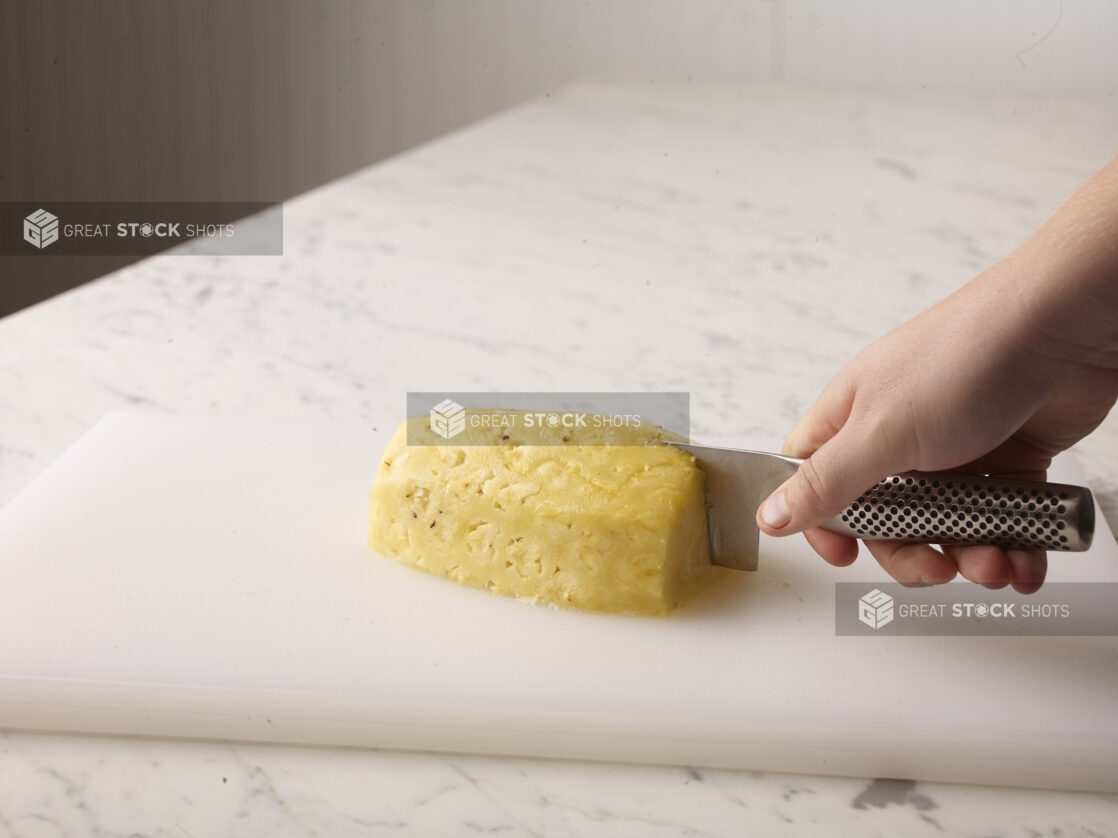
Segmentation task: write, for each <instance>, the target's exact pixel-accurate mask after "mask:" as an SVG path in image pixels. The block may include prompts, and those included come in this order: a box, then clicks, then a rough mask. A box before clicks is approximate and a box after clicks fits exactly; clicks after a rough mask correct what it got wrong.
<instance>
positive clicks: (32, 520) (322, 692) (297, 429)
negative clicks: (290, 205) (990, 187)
mask: <svg viewBox="0 0 1118 838" xmlns="http://www.w3.org/2000/svg"><path fill="white" fill-rule="evenodd" d="M391 430H392V429H390V428H380V429H379V430H378V431H373V430H371V429H369V428H363V427H353V426H346V425H341V426H339V425H323V424H317V425H307V424H292V423H260V422H249V421H247V420H246V421H243V422H237V421H218V420H205V419H187V418H173V417H158V416H142V415H119V414H117V415H111V416H108V417H106V418H105V419H104V420H103V421H102V422H100V423H99V424H98V425H97V426H96V427H95V428H93V429H92V430H91V431H90V432H89V433H88V434H87V435H86V436H85V437H83V438H82V439H81V440H80V441H79V442H78V444H77V445H75V446H74V447H73V448H72V449H71V450H70V451H69V452H67V453H66V454H65V455H64V456H63V457H62V458H61V459H60V460H59V461H58V462H57V463H56V464H55V465H54V466H52V467H51V468H50V469H49V470H48V471H47V472H45V473H44V474H43V475H42V476H41V477H40V478H39V479H38V480H37V481H35V482H34V483H33V484H32V485H31V486H30V487H29V488H28V489H27V490H26V491H25V492H24V493H23V494H21V495H20V496H19V497H17V498H16V499H15V500H13V501H12V502H11V503H10V504H8V505H7V506H6V507H5V508H4V509H3V510H0V726H5V727H14V728H34V729H54V730H69V731H95V732H109V733H133V734H156V735H168V736H188V737H207V738H232V739H252V740H271V741H287V742H308V743H320V744H347V745H375V746H384V747H400V748H417V749H431V750H459V751H472V752H479V753H506V754H526V755H538V756H563V757H582V758H594V759H615V760H625V761H647V762H665V763H675V764H692V765H708V766H728V767H741V768H753V769H768V770H788V771H806V772H823V773H835V774H853V775H862V776H893V777H910V778H917V779H939V780H954V781H964V782H985V783H1001V784H1015V785H1034V786H1048V787H1054V788H1081V789H1100V790H1104V789H1105V790H1111V791H1115V790H1118V638H1114V637H1068V638H1059V637H876V636H875V637H836V636H835V633H834V585H833V583H834V582H835V581H840V580H841V581H852V580H869V579H873V580H879V579H880V580H884V579H886V577H885V576H884V574H883V573H882V572H881V571H880V570H879V569H878V568H877V567H876V565H875V564H874V563H873V562H872V561H871V560H869V559H868V558H863V559H862V560H860V561H859V562H858V563H857V564H856V565H855V566H854V567H853V568H847V569H845V570H839V569H835V568H830V567H828V566H827V565H825V564H824V563H823V562H822V561H820V560H819V559H817V558H815V557H814V555H813V554H812V553H811V552H810V550H809V549H808V548H807V547H806V545H805V544H804V543H803V541H802V540H801V539H799V538H798V537H797V538H793V539H783V540H765V541H763V543H762V558H761V570H760V571H759V572H758V573H756V574H735V575H734V576H733V577H732V578H731V579H729V580H727V582H726V583H725V584H723V585H721V586H720V587H718V588H717V589H715V590H713V591H711V592H709V593H708V594H706V595H704V596H702V597H700V598H699V599H698V600H697V601H695V602H693V603H691V604H690V605H688V606H686V607H685V608H683V609H682V610H680V611H679V612H677V613H676V614H675V615H674V616H672V617H670V618H666V619H653V618H626V617H612V616H608V615H596V614H587V613H579V612H569V611H558V610H553V609H548V608H541V607H535V606H531V605H528V604H525V603H521V602H518V601H516V600H511V599H507V598H504V597H498V596H494V595H492V594H489V593H485V592H482V591H476V590H471V589H466V588H462V587H459V586H457V585H455V584H453V583H450V582H448V581H446V580H442V579H438V578H435V577H432V576H428V575H426V574H424V573H421V572H418V571H416V570H413V569H410V568H407V567H403V566H400V565H397V564H395V563H394V562H391V561H389V560H387V559H383V558H381V557H379V556H376V555H374V554H372V553H371V552H370V551H369V549H368V548H367V547H366V546H365V528H366V515H367V508H366V506H367V496H368V490H369V487H370V483H371V480H372V477H373V475H374V473H375V471H376V466H377V462H378V458H379V454H380V452H381V451H382V450H383V448H384V446H385V444H386V442H387V440H388V437H389V435H390V433H391ZM1069 469H1070V471H1069ZM1077 476H1078V475H1077V474H1076V473H1075V469H1074V464H1073V463H1069V462H1068V461H1065V462H1064V463H1063V466H1062V471H1060V472H1059V473H1056V474H1054V475H1053V479H1062V480H1065V481H1069V482H1075V481H1076V478H1077ZM1095 543H1096V546H1095V548H1094V549H1093V550H1092V551H1091V552H1089V553H1087V554H1083V555H1076V556H1054V557H1052V559H1051V561H1050V566H1051V573H1050V579H1053V580H1068V581H1072V580H1084V579H1096V580H1100V581H1102V580H1106V581H1112V580H1114V579H1116V578H1118V549H1116V548H1115V544H1114V541H1113V538H1112V536H1111V534H1110V532H1109V531H1108V530H1107V529H1106V526H1105V523H1102V522H1101V519H1100V527H1099V531H1098V533H1097V536H1096V539H1095Z"/></svg>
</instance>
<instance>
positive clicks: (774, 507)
mask: <svg viewBox="0 0 1118 838" xmlns="http://www.w3.org/2000/svg"><path fill="white" fill-rule="evenodd" d="M791 520H792V513H791V512H790V511H789V510H788V501H787V500H785V498H784V492H782V491H781V492H775V493H774V494H772V495H770V496H769V499H768V500H767V501H765V502H764V503H763V504H761V522H762V523H763V524H764V525H765V526H766V527H769V528H770V529H774V530H779V529H780V528H781V527H786V526H788V522H789V521H791Z"/></svg>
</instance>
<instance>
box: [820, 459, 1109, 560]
mask: <svg viewBox="0 0 1118 838" xmlns="http://www.w3.org/2000/svg"><path fill="white" fill-rule="evenodd" d="M823 526H824V529H828V530H830V531H831V532H837V533H841V534H842V535H849V536H853V537H855V538H861V539H873V540H882V539H895V540H898V541H914V542H921V543H925V544H959V545H964V544H989V545H994V546H996V547H1002V548H1018V549H1037V550H1067V551H1073V550H1075V551H1078V550H1086V549H1087V548H1088V547H1090V546H1091V539H1092V537H1093V536H1094V533H1095V502H1094V498H1093V497H1092V496H1091V490H1090V489H1086V488H1084V487H1083V486H1070V485H1066V484H1063V483H1040V482H1034V481H1030V480H1011V479H1009V478H1004V477H980V476H976V475H970V474H950V473H946V472H934V473H930V472H929V473H925V472H917V471H910V472H906V473H904V474H900V475H896V476H894V477H886V478H885V479H884V480H882V481H881V482H880V483H878V484H877V485H876V486H874V487H873V488H871V489H869V490H867V491H866V492H864V493H863V494H862V495H861V497H859V498H858V499H857V500H856V501H854V502H853V503H852V504H850V505H849V506H848V507H846V509H844V510H843V511H842V512H841V513H840V514H839V515H837V516H835V518H834V519H833V520H831V521H829V522H828V523H826V524H824V525H823Z"/></svg>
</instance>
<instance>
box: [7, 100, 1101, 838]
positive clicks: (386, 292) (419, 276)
mask: <svg viewBox="0 0 1118 838" xmlns="http://www.w3.org/2000/svg"><path fill="white" fill-rule="evenodd" d="M1116 134H1118V114H1116V113H1115V111H1114V109H1113V108H1112V107H1107V106H1106V105H1105V103H1096V102H1090V101H1071V100H1044V99H1010V98H992V97H975V96H970V95H963V94H936V95H931V94H927V93H918V94H891V95H887V94H866V93H852V92H837V91H824V90H806V89H794V88H770V87H751V86H738V85H729V84H727V85H701V86H700V85H689V84H679V85H597V84H583V85H578V86H575V87H572V88H568V89H565V90H563V91H560V92H557V93H554V94H552V95H550V96H547V97H544V98H542V99H540V100H538V101H535V102H532V103H529V104H527V105H525V106H523V107H520V108H517V109H515V110H513V111H510V112H507V113H505V114H502V115H499V116H498V117H496V118H493V119H491V120H487V121H485V122H482V123H480V124H478V125H476V126H472V127H470V128H468V129H465V130H463V131H460V132H457V133H455V134H452V135H450V136H448V137H446V138H443V139H440V140H438V141H436V142H433V143H430V144H427V145H425V146H423V147H421V148H419V149H416V150H414V151H412V152H410V153H408V154H405V155H403V156H401V157H398V158H395V159H392V160H389V161H386V162H384V163H382V164H379V165H377V166H373V167H371V168H369V169H366V170H363V171H360V172H357V173H355V174H353V175H351V176H349V177H346V178H344V179H342V180H339V181H337V182H334V183H331V184H327V185H326V186H323V187H321V188H320V189H317V190H315V191H313V192H310V193H308V194H306V195H303V196H301V197H299V198H297V199H295V200H292V201H290V202H288V203H287V204H286V205H285V207H284V216H285V219H284V220H285V236H284V255H283V256H282V257H276V256H259V257H247V256H227V257H217V256H187V255H181V254H177V253H169V254H165V255H161V256H158V257H155V258H152V259H148V260H146V261H144V262H142V263H140V264H137V265H135V266H132V267H130V268H127V269H125V270H123V271H120V272H118V273H115V274H112V275H110V276H108V277H105V278H103V279H101V280H99V281H97V282H95V283H93V284H91V285H88V286H86V287H84V288H81V289H78V290H76V291H73V292H70V293H67V294H65V295H62V296H61V297H58V298H55V299H54V300H51V301H48V302H46V303H44V304H41V305H38V306H35V307H33V308H31V309H28V310H26V311H23V312H20V313H18V314H15V315H12V316H10V317H7V318H4V319H3V320H0V503H4V502H6V501H7V500H9V499H10V498H12V497H13V496H14V495H15V494H16V493H18V492H19V491H20V489H22V488H23V487H24V486H25V485H26V484H27V483H28V482H30V481H31V480H32V479H33V478H34V477H35V476H36V475H37V474H38V473H39V472H40V471H41V470H42V469H43V468H45V467H46V466H47V465H48V464H49V463H50V462H51V461H52V460H53V459H55V458H56V457H57V456H58V455H59V454H61V453H62V452H63V451H64V450H65V449H66V447H67V446H69V445H70V444H71V443H72V442H74V441H75V440H76V439H77V438H78V437H79V436H80V435H81V434H82V433H83V432H84V431H85V430H86V429H87V428H88V427H90V426H91V425H92V424H93V423H94V422H95V421H96V420H97V419H98V418H99V417H100V416H101V415H103V414H104V413H106V412H108V411H111V410H118V409H122V408H124V409H130V408H131V409H135V408H142V409H149V410H162V411H170V412H175V413H188V414H207V415H215V414H216V415H238V416H244V415H250V416H261V417H277V416H284V417H307V418H330V419H338V420H343V419H345V420H358V421H362V422H368V423H371V424H372V425H374V426H378V425H379V424H380V423H385V424H388V425H392V424H395V423H396V422H397V421H398V420H399V419H400V417H401V415H402V412H403V409H404V407H403V404H404V394H405V393H406V392H407V391H409V390H414V391H419V390H425V391H435V390H447V391H467V390H507V391H519V390H556V391H595V390H626V391H628V390H685V391H688V392H690V393H691V398H692V428H691V430H692V433H693V434H694V435H695V436H696V437H698V438H702V437H703V436H708V437H712V438H715V437H723V438H724V437H734V438H737V439H740V440H741V441H742V444H749V445H752V446H754V447H757V448H768V449H772V448H777V447H779V445H780V443H781V440H782V439H783V437H784V435H785V434H786V433H787V432H788V430H789V429H790V428H791V426H792V424H793V423H794V421H795V420H796V418H798V416H799V415H800V413H801V412H802V411H803V410H804V409H805V408H806V407H807V406H808V405H809V404H810V403H811V401H812V400H813V399H814V397H815V395H816V394H817V393H818V391H819V389H820V388H821V387H822V386H823V384H824V383H825V382H826V381H827V379H828V377H829V376H830V375H831V374H832V373H833V372H834V371H835V370H836V369H837V367H838V366H839V365H840V364H841V363H842V362H843V361H844V360H845V359H846V358H847V357H849V356H850V355H852V354H854V353H855V352H856V351H857V350H858V349H860V348H861V347H862V346H864V345H865V344H866V343H868V342H869V341H871V340H872V339H873V338H874V337H876V336H877V335H879V334H881V333H883V332H884V331H886V330H888V329H889V328H891V327H892V326H895V325H897V324H898V323H899V322H901V321H903V320H904V319H906V318H907V317H909V316H911V315H914V314H916V313H917V312H919V311H921V310H922V309H924V308H926V307H927V306H928V305H930V304H932V303H933V302H935V301H936V300H938V299H939V298H941V297H943V296H944V295H946V294H947V293H949V292H950V290H952V289H953V288H954V287H956V286H957V285H959V284H961V283H963V282H965V281H966V280H968V279H969V278H970V277H972V276H973V275H974V274H976V273H977V272H979V271H981V270H982V269H983V268H984V267H986V266H987V265H989V264H990V263H992V262H993V261H995V260H996V259H998V258H999V257H1000V256H1001V255H1003V254H1005V253H1006V252H1008V251H1009V250H1010V249H1012V248H1013V247H1014V246H1015V245H1016V244H1018V243H1019V242H1020V241H1021V240H1022V239H1023V238H1024V237H1025V236H1027V235H1028V234H1029V233H1030V232H1031V231H1032V230H1033V229H1035V227H1036V226H1037V225H1039V224H1040V223H1041V222H1042V221H1043V219H1044V218H1045V217H1046V216H1047V215H1048V214H1049V213H1050V212H1051V211H1052V210H1053V209H1054V208H1055V207H1056V206H1057V205H1058V204H1059V203H1060V202H1061V201H1062V200H1063V199H1064V198H1065V197H1066V196H1067V195H1068V194H1070V192H1071V191H1073V190H1074V189H1075V187H1076V186H1077V185H1078V184H1079V183H1080V182H1082V181H1083V180H1084V179H1086V178H1087V177H1088V176H1089V175H1090V174H1091V172H1093V171H1094V170H1095V169H1096V168H1098V167H1099V166H1100V165H1101V164H1102V163H1104V162H1105V161H1106V160H1107V159H1108V158H1109V157H1110V156H1111V155H1112V154H1113V153H1114V151H1115V148H1114V146H1113V137H1114V136H1115V135H1116ZM44 258H46V257H44ZM1076 453H1077V454H1078V456H1079V459H1080V461H1081V463H1082V465H1083V466H1084V468H1085V470H1086V472H1087V474H1088V479H1089V481H1090V483H1091V485H1092V487H1093V488H1094V489H1095V490H1096V494H1097V495H1098V497H1099V499H1100V505H1101V506H1102V508H1103V511H1104V513H1105V514H1106V515H1107V517H1108V519H1109V521H1110V523H1111V526H1112V527H1113V526H1114V525H1115V524H1116V523H1118V428H1116V423H1115V421H1114V420H1113V419H1111V420H1110V421H1108V422H1107V423H1106V424H1104V426H1103V427H1102V428H1100V429H1099V430H1098V431H1096V432H1095V434H1093V435H1092V436H1091V437H1089V438H1088V439H1086V440H1084V441H1083V442H1082V443H1081V444H1080V445H1079V446H1077V448H1076ZM862 560H863V561H864V560H868V559H865V558H863V559H862ZM1115 823H1118V796H1113V795H1095V794H1078V793H1066V792H1038V791H1031V790H1017V789H1001V788H983V787H968V786H953V785H948V784H932V783H918V784H913V783H911V782H908V781H904V780H874V779H872V778H864V779H849V778H831V777H814V776H798V775H796V776H793V775H777V774H760V773H752V772H736V771H721V770H720V771H714V770H706V769H702V768H689V767H678V768H673V767H658V766H631V765H614V764H592V763H578V762H564V761H545V760H527V759H511V758H494V757H474V756H458V755H453V756H450V755H435V754H410V753H394V752H386V751H370V750H356V749H352V750H347V749H328V748H304V747H286V746H264V745H247V744H226V743H211V742H183V741H170V740H154V739H129V738H100V737H89V736H72V735H64V734H32V733H26V732H15V731H9V732H0V836H3V835H16V836H24V835H35V836H40V835H42V836H55V835H58V836H61V835H96V836H111V835H129V834H142V835H156V834H159V835H213V834H238V835H239V834H251V835H272V834H284V835H286V834H292V835H303V834H306V835H330V836H338V835H348V834H361V835H370V834H371V835H377V834H382V833H384V834H387V833H394V834H400V833H403V834H421V835H441V834H455V835H462V834H469V833H472V832H500V833H508V834H512V835H549V836H552V835H588V834H594V835H638V834H639V835H642V836H643V835H665V836H667V835H728V834H742V833H745V832H758V833H760V834H784V833H788V834H800V835H828V836H833V835H840V834H851V835H866V834H869V835H886V834H889V835H892V834H904V835H941V836H942V835H960V836H962V835H967V836H979V835H981V836H1038V835H1065V836H1067V835H1080V834H1086V835H1105V834H1113V829H1114V824H1115Z"/></svg>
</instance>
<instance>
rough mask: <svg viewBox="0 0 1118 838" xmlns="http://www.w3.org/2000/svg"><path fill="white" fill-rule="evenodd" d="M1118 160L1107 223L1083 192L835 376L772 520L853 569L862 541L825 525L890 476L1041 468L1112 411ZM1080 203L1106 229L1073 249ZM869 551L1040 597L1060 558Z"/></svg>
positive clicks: (808, 425) (1027, 475)
mask: <svg viewBox="0 0 1118 838" xmlns="http://www.w3.org/2000/svg"><path fill="white" fill-rule="evenodd" d="M1116 164H1118V161H1115V162H1114V163H1112V164H1111V165H1110V166H1109V167H1107V168H1106V169H1104V170H1103V172H1102V173H1100V176H1096V179H1097V178H1099V177H1103V176H1105V177H1106V178H1109V180H1107V181H1106V184H1109V187H1110V188H1111V190H1112V191H1111V192H1109V193H1108V192H1107V190H1106V189H1103V190H1101V193H1100V191H1099V190H1098V189H1097V184H1096V188H1095V190H1094V191H1091V190H1088V196H1089V197H1094V198H1099V197H1101V198H1102V199H1103V200H1104V201H1108V202H1109V203H1107V204H1106V205H1105V206H1104V207H1103V212H1102V216H1103V217H1102V220H1101V221H1100V220H1099V215H1100V213H1099V211H1098V207H1097V205H1096V204H1095V203H1093V202H1092V201H1090V200H1088V201H1086V202H1085V201H1083V200H1080V201H1079V202H1078V203H1077V202H1076V200H1075V199H1073V200H1072V201H1070V202H1069V204H1068V205H1067V206H1066V207H1065V208H1064V209H1063V210H1061V213H1060V214H1058V215H1057V216H1056V217H1054V218H1053V220H1052V221H1050V222H1049V224H1048V225H1046V227H1045V228H1043V229H1042V230H1041V232H1040V233H1038V234H1037V236H1036V237H1034V239H1033V240H1030V242H1028V243H1026V245H1025V246H1023V247H1022V248H1021V249H1020V250H1019V251H1018V252H1017V253H1015V254H1013V255H1012V256H1010V257H1009V258H1007V259H1006V260H1004V261H1003V262H1000V263H998V264H997V265H995V266H994V267H993V268H991V269H990V270H988V271H986V272H985V273H984V274H982V275H980V276H979V277H977V278H976V279H975V280H972V281H971V282H970V283H968V284H967V285H965V286H963V287H962V288H961V289H960V290H959V291H957V292H956V293H955V294H953V295H951V296H950V297H948V298H947V299H946V300H944V301H943V302H941V303H939V304H938V305H936V306H934V307H933V308H931V309H929V310H928V311H926V312H924V313H923V314H921V315H919V316H917V317H916V318H914V319H913V320H911V321H909V322H908V323H905V324H904V325H902V326H900V327H899V328H898V329H896V330H894V331H893V332H891V333H889V334H887V335H886V336H885V337H883V338H881V339H880V340H878V341H876V342H875V343H873V344H871V345H870V346H869V347H867V348H866V349H865V350H863V351H862V352H861V353H860V354H858V355H857V356H856V357H855V358H854V359H853V360H851V361H850V362H849V363H847V364H846V365H845V366H844V367H843V368H842V369H841V370H840V371H839V372H838V373H837V374H836V375H835V377H834V378H833V379H832V380H831V381H830V383H828V384H827V386H826V387H825V388H824V390H823V392H822V394H821V395H820V396H819V399H818V400H817V401H816V402H815V404H814V405H813V406H812V407H811V408H810V409H809V410H808V412H807V413H806V414H805V415H804V417H803V418H802V419H801V420H800V421H799V423H798V424H797V425H796V427H795V428H794V429H793V431H792V433H791V434H790V435H789V437H788V439H787V441H786V443H785V445H784V449H783V453H785V454H788V455H791V456H796V457H802V458H805V462H804V464H803V465H802V466H801V468H800V469H799V471H798V472H797V474H796V475H795V476H793V477H792V478H791V479H790V480H789V481H787V482H786V483H785V484H784V485H783V486H782V487H780V488H779V489H778V490H777V491H776V492H774V493H773V495H772V496H770V498H769V500H767V501H766V502H765V503H764V504H762V506H761V508H760V510H759V511H758V524H759V526H760V527H761V529H762V530H763V531H764V532H766V533H768V534H770V535H788V534H791V533H794V532H799V531H803V532H804V535H805V537H806V538H807V540H808V542H809V543H810V544H811V545H812V547H813V548H814V549H815V551H816V552H817V553H819V555H820V556H822V557H823V558H824V559H826V560H827V561H828V562H830V563H831V564H834V565H838V566H843V565H847V564H850V563H851V562H853V561H854V559H855V558H856V556H857V553H858V546H857V542H856V541H855V540H854V539H852V538H848V537H846V536H841V535H837V534H835V533H831V532H828V531H825V530H822V529H819V528H818V525H819V524H822V523H824V522H825V521H827V520H829V519H830V518H832V517H833V516H834V515H835V514H836V513H838V512H839V511H840V510H841V509H843V508H844V507H845V506H846V505H847V504H848V503H849V502H850V501H851V500H853V499H854V498H856V497H857V496H858V495H859V494H861V493H862V492H863V491H864V490H865V489H866V488H867V487H869V486H871V485H873V484H874V483H876V482H877V481H878V480H879V479H880V478H881V477H883V476H885V475H888V474H896V473H898V472H902V471H908V470H920V471H938V470H945V469H951V470H955V471H962V472H970V473H975V474H992V475H1006V476H1012V477H1018V478H1024V479H1033V480H1041V479H1044V473H1045V470H1046V469H1047V468H1048V466H1049V464H1050V463H1051V459H1052V456H1053V455H1054V454H1056V453H1058V452H1059V451H1062V450H1064V449H1065V448H1068V447H1069V446H1071V445H1072V444H1074V443H1075V442H1077V441H1078V440H1079V439H1081V438H1082V437H1083V436H1085V435H1086V434H1088V433H1089V432H1090V431H1091V430H1093V429H1094V428H1095V427H1096V426H1097V425H1098V424H1099V423H1100V422H1101V421H1102V420H1103V418H1104V417H1105V416H1106V414H1107V412H1108V411H1109V409H1110V408H1111V406H1112V405H1113V404H1114V401H1115V396H1116V394H1118V290H1115V289H1116V288H1118V254H1116V252H1115V248H1113V246H1112V245H1111V242H1112V241H1114V240H1115V238H1118V209H1116V207H1118V165H1116ZM1104 185H1105V184H1104ZM1089 186H1090V184H1089ZM1085 189H1087V187H1085ZM1077 197H1079V195H1077ZM1069 213H1072V214H1078V215H1079V216H1083V215H1084V214H1087V215H1088V216H1089V217H1090V219H1091V220H1092V221H1093V222H1094V223H1095V225H1096V227H1097V228H1098V231H1099V241H1098V242H1097V243H1095V242H1092V241H1091V240H1088V241H1083V240H1082V237H1081V235H1080V233H1076V235H1077V236H1079V237H1080V240H1078V241H1076V243H1075V244H1076V247H1075V249H1074V250H1072V249H1071V248H1069V247H1068V240H1067V236H1068V232H1067V231H1068V230H1069V229H1078V228H1075V226H1074V225H1069V224H1068V223H1067V219H1066V216H1067V215H1068V214H1069ZM1107 213H1109V215H1107ZM1106 222H1109V226H1108V224H1107V223H1106ZM1093 244H1097V246H1096V248H1095V249H1094V251H1093V252H1092V245H1093ZM1084 295H1085V296H1086V300H1085V299H1084ZM1088 301H1089V302H1090V303H1091V304H1090V305H1086V304H1085V303H1086V302H1088ZM867 547H868V549H869V550H870V552H871V553H872V554H873V555H874V557H875V558H876V559H877V560H878V562H880V563H881V565H882V567H884V568H885V570H886V571H887V572H888V573H889V574H890V575H891V576H893V577H894V578H895V579H897V580H898V581H899V582H902V583H904V584H911V585H927V584H938V583H942V582H947V581H950V580H951V579H952V578H954V576H955V575H956V573H961V574H962V575H963V576H964V577H965V578H966V579H969V580H970V581H972V582H976V583H978V584H981V585H984V586H986V587H988V588H1000V587H1004V586H1005V585H1007V584H1012V585H1013V587H1014V588H1015V589H1017V590H1018V591H1021V592H1023V593H1030V592H1032V591H1035V590H1036V589H1037V588H1039V587H1040V586H1041V584H1042V583H1043V581H1044V576H1045V572H1046V568H1047V561H1046V556H1045V554H1044V553H1043V552H1041V551H1031V550H1013V549H1010V550H1003V549H1001V548H998V547H992V546H976V547H970V546H950V545H945V546H943V547H942V548H941V549H940V550H937V549H935V548H934V547H932V546H930V545H924V544H912V543H905V542H900V541H870V542H867Z"/></svg>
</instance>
